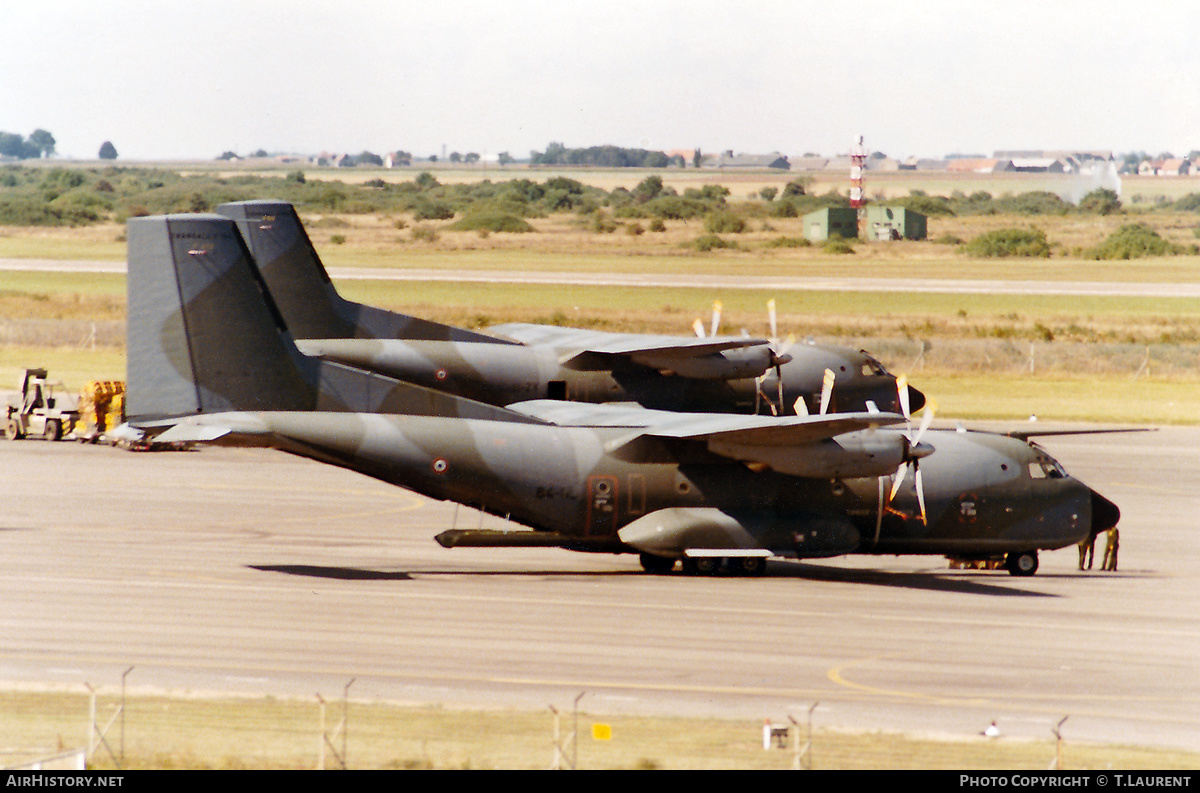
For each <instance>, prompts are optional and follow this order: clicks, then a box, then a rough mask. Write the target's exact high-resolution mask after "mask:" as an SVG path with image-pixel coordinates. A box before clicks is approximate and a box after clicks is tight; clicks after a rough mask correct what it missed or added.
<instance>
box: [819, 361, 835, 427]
mask: <svg viewBox="0 0 1200 793" xmlns="http://www.w3.org/2000/svg"><path fill="white" fill-rule="evenodd" d="M836 377H837V375H835V374H834V373H833V370H832V369H826V370H825V378H824V379H823V380H822V381H821V415H822V416H824V415H825V414H826V413H828V412H829V403H830V401H831V400H832V399H833V381H834V379H835V378H836Z"/></svg>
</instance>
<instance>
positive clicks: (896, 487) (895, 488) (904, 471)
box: [887, 463, 908, 504]
mask: <svg viewBox="0 0 1200 793" xmlns="http://www.w3.org/2000/svg"><path fill="white" fill-rule="evenodd" d="M907 475H908V463H905V464H904V466H903V467H902V468H901V469H900V470H899V471H898V472H897V473H896V480H895V481H894V482H892V492H891V493H889V494H888V500H887V503H888V504H891V503H892V502H893V501H895V500H896V494H897V493H899V492H900V486H901V485H902V484H904V477H905V476H907Z"/></svg>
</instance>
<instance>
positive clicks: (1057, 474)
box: [1029, 457, 1067, 479]
mask: <svg viewBox="0 0 1200 793" xmlns="http://www.w3.org/2000/svg"><path fill="white" fill-rule="evenodd" d="M1029 476H1030V477H1031V478H1033V479H1065V478H1066V476H1067V472H1066V471H1064V470H1063V467H1062V466H1061V465H1059V464H1058V462H1057V461H1055V460H1052V459H1051V458H1049V457H1038V458H1037V459H1036V460H1034V461H1033V462H1031V463H1029Z"/></svg>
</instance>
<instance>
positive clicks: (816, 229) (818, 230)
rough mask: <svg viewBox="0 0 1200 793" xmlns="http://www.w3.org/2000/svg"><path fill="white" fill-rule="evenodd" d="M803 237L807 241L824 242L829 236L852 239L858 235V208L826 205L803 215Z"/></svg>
mask: <svg viewBox="0 0 1200 793" xmlns="http://www.w3.org/2000/svg"><path fill="white" fill-rule="evenodd" d="M804 237H805V239H807V240H808V241H809V242H824V241H825V240H828V239H829V238H830V237H841V238H843V239H847V240H852V239H857V237H858V210H857V209H853V208H852V207H826V208H825V209H818V210H817V211H816V212H809V213H808V214H807V215H805V216H804Z"/></svg>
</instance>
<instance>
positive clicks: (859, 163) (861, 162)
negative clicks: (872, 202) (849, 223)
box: [850, 135, 867, 230]
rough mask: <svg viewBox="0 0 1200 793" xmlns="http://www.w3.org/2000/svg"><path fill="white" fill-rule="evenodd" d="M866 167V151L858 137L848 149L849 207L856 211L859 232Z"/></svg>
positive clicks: (863, 202) (863, 204)
mask: <svg viewBox="0 0 1200 793" xmlns="http://www.w3.org/2000/svg"><path fill="white" fill-rule="evenodd" d="M866 166H867V150H866V149H865V148H864V147H863V136H862V135H859V136H858V142H856V143H855V144H854V145H853V146H852V147H850V206H852V207H854V208H855V209H857V210H858V226H859V229H860V230H861V228H862V220H863V207H864V206H866V203H867V201H866V198H865V196H866V194H865V193H864V192H863V171H864V170H865V169H866Z"/></svg>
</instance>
